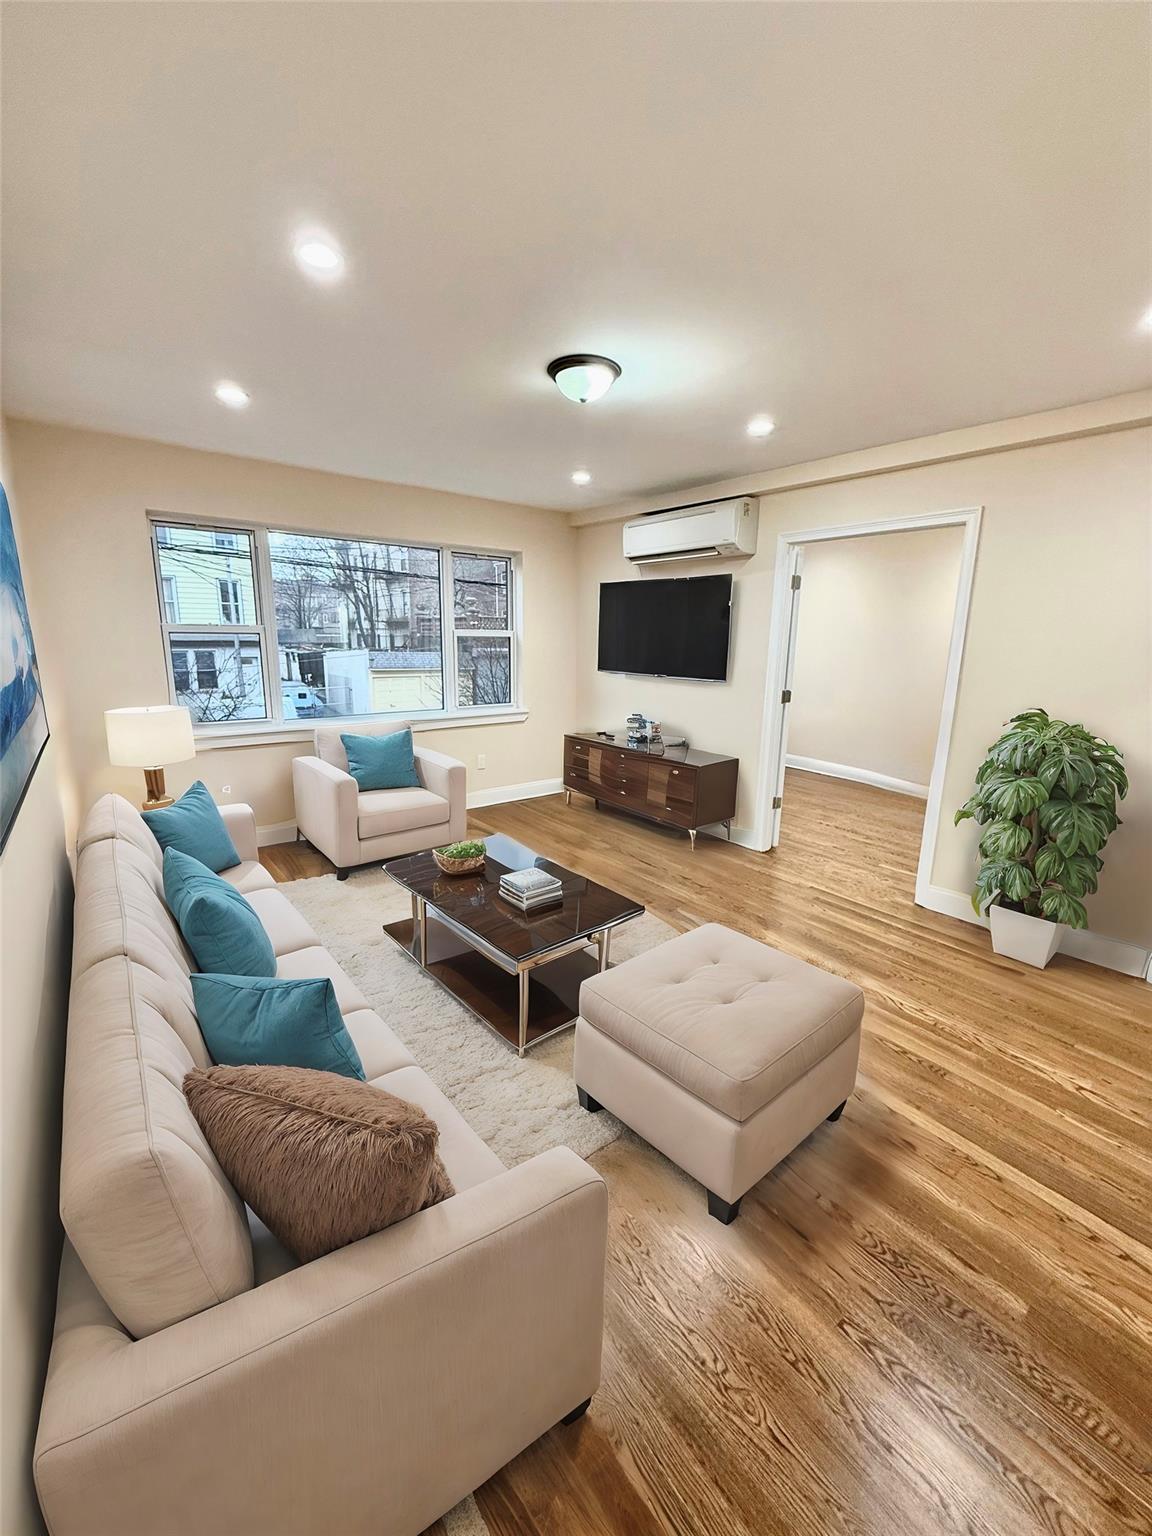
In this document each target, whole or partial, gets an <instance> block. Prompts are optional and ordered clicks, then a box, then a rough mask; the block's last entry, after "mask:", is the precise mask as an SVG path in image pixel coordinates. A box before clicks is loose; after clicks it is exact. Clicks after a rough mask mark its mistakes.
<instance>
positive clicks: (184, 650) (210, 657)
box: [168, 634, 268, 724]
mask: <svg viewBox="0 0 1152 1536" xmlns="http://www.w3.org/2000/svg"><path fill="white" fill-rule="evenodd" d="M168 645H169V648H170V650H171V652H172V677H173V680H174V682H175V684H176V702H177V703H178V704H183V705H184V706H185V707H186V708H187V709H189V710H190V711H191V714H192V718H193V720H197V721H203V722H205V723H206V724H207V723H212V722H214V721H220V720H266V719H267V718H268V707H267V703H266V700H265V698H264V674H263V672H262V670H261V667H260V639H259V637H258V636H257V635H220V634H215V635H169V637H168Z"/></svg>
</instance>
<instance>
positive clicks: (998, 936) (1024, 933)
mask: <svg viewBox="0 0 1152 1536" xmlns="http://www.w3.org/2000/svg"><path fill="white" fill-rule="evenodd" d="M988 921H989V922H990V923H991V925H992V948H993V949H994V950H995V951H996V953H997V954H998V955H1007V956H1008V958H1009V959H1011V960H1023V962H1024V964H1025V965H1034V966H1036V967H1037V969H1038V970H1041V971H1042V970H1043V969H1044V967H1045V966H1046V965H1047V964H1048V962H1049V960H1051V958H1052V956H1053V955H1054V954H1055V953H1056V946H1057V945H1058V944H1059V943H1060V935H1061V934H1062V933H1063V932H1064V924H1063V923H1050V922H1049V921H1048V919H1047V918H1046V917H1029V916H1028V914H1027V913H1026V912H1013V911H1012V910H1011V908H1010V907H1001V906H999V905H993V906H991V907H989V908H988Z"/></svg>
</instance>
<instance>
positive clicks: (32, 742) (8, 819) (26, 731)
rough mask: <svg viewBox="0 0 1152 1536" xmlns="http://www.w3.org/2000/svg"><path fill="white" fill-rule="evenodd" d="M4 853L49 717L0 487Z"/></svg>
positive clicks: (0, 834) (0, 815)
mask: <svg viewBox="0 0 1152 1536" xmlns="http://www.w3.org/2000/svg"><path fill="white" fill-rule="evenodd" d="M0 630H2V631H3V642H2V652H0V654H2V656H3V666H0V851H2V850H3V848H4V844H5V843H6V842H7V841H8V833H9V832H10V831H11V830H12V826H13V823H14V822H15V820H16V813H17V812H18V811H19V809H20V806H21V804H22V802H23V800H24V796H25V794H26V793H27V790H28V786H29V784H30V783H31V782H32V775H33V774H34V773H35V772H36V765H37V763H38V762H39V761H40V757H41V754H42V753H43V751H44V748H45V746H46V745H47V743H48V717H47V715H46V714H45V711H44V694H43V692H42V690H41V688H40V673H39V671H38V670H37V667H36V649H35V647H34V646H33V644H32V626H31V623H30V622H29V619H28V605H27V603H26V602H25V600H24V578H23V576H22V575H21V573H20V556H19V554H18V553H17V550H16V531H15V529H14V528H13V526H12V514H11V513H10V512H9V510H8V498H7V496H6V495H5V494H4V487H3V486H0Z"/></svg>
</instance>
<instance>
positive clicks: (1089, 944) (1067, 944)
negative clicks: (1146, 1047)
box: [916, 885, 1152, 976]
mask: <svg viewBox="0 0 1152 1536" xmlns="http://www.w3.org/2000/svg"><path fill="white" fill-rule="evenodd" d="M916 904H917V906H920V907H927V909H928V910H929V912H943V913H944V914H945V916H946V917H958V918H960V919H961V921H962V922H965V923H974V924H975V925H976V926H977V927H979V928H987V926H988V919H987V918H986V917H978V916H977V915H976V913H975V911H974V910H973V907H972V902H971V900H970V899H969V898H968V897H967V896H965V895H964V893H963V891H950V890H948V889H947V887H945V886H942V885H929V886H920V887H918V888H917V891H916ZM1059 953H1060V954H1062V955H1071V956H1072V958H1073V959H1074V960H1087V961H1089V962H1090V963H1091V964H1092V965H1101V966H1103V967H1104V969H1105V970H1108V971H1119V972H1120V974H1121V975H1122V976H1147V975H1148V974H1149V966H1150V965H1152V955H1150V954H1149V951H1148V950H1147V949H1145V948H1144V947H1143V946H1142V945H1140V944H1129V943H1128V941H1127V940H1126V939H1110V938H1108V937H1107V936H1106V935H1105V934H1103V933H1093V932H1092V930H1091V929H1090V928H1065V930H1064V932H1063V933H1062V934H1061V936H1060V948H1059Z"/></svg>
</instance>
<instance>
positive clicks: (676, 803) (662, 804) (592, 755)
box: [564, 731, 740, 847]
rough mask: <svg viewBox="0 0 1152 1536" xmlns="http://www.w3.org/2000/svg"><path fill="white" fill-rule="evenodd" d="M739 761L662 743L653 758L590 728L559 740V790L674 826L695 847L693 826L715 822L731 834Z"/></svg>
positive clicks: (651, 755)
mask: <svg viewBox="0 0 1152 1536" xmlns="http://www.w3.org/2000/svg"><path fill="white" fill-rule="evenodd" d="M739 769H740V760H739V758H735V757H719V756H717V755H716V754H715V753H712V752H696V751H693V750H691V749H690V748H687V747H666V748H665V750H664V752H663V754H662V755H660V756H657V755H655V754H653V753H650V752H648V751H647V750H646V749H645V748H643V747H627V746H624V745H623V733H621V740H620V742H619V743H618V742H616V741H606V740H605V739H604V738H603V737H602V736H597V735H596V734H595V733H594V732H592V731H575V732H573V733H572V734H571V735H569V736H565V738H564V791H565V794H566V796H567V798H568V800H569V801H571V799H572V792H573V790H575V791H576V793H577V794H579V795H588V796H590V797H591V798H592V799H593V800H595V801H596V803H597V805H598V806H599V805H612V806H615V807H616V809H617V810H619V811H631V812H632V813H633V815H637V816H646V817H647V818H648V819H649V821H658V822H661V823H663V824H664V825H665V826H670V827H680V828H682V829H683V830H684V831H685V832H687V833H688V835H689V837H690V838H691V839H692V845H693V847H695V845H696V830H697V828H698V827H706V826H710V825H713V824H715V823H716V822H720V823H722V824H723V826H724V828H725V829H726V831H727V833H728V836H729V837H731V836H732V818H733V816H734V815H735V814H736V779H737V775H738V773H739Z"/></svg>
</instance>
